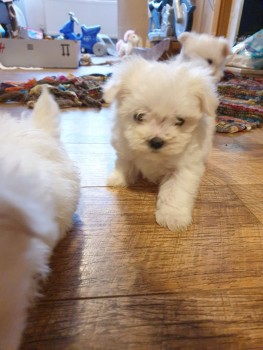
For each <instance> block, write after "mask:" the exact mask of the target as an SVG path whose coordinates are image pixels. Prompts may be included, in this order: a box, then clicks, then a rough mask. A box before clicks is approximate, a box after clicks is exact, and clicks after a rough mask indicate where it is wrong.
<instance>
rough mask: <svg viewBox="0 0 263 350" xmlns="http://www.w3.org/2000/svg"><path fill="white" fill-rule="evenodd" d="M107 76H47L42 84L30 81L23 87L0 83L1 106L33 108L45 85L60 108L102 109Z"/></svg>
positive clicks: (15, 83)
mask: <svg viewBox="0 0 263 350" xmlns="http://www.w3.org/2000/svg"><path fill="white" fill-rule="evenodd" d="M107 78H108V75H103V74H91V75H84V76H81V77H76V76H74V75H72V74H71V75H68V76H64V75H60V76H48V77H45V78H43V79H41V80H36V79H31V80H28V81H27V82H25V83H20V82H2V83H0V103H1V102H19V103H22V104H26V105H27V107H28V108H33V107H34V104H35V102H36V100H37V99H38V97H39V95H40V93H41V85H42V84H47V85H48V86H49V89H50V91H51V93H52V94H53V95H54V97H55V100H56V101H57V103H58V105H59V106H60V108H69V107H97V108H100V107H101V106H102V85H103V83H104V82H105V80H107Z"/></svg>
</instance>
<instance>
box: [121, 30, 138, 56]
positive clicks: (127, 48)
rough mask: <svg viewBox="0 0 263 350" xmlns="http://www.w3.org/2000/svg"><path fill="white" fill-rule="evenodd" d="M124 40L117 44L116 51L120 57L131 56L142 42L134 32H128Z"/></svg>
mask: <svg viewBox="0 0 263 350" xmlns="http://www.w3.org/2000/svg"><path fill="white" fill-rule="evenodd" d="M123 39H124V40H122V39H121V40H119V41H118V42H117V44H116V51H117V55H118V56H119V57H123V56H128V55H130V54H131V53H132V51H133V48H134V47H136V46H138V45H139V43H140V40H141V39H140V37H139V36H138V35H137V34H136V33H135V31H134V30H127V31H126V33H125V34H124V38H123Z"/></svg>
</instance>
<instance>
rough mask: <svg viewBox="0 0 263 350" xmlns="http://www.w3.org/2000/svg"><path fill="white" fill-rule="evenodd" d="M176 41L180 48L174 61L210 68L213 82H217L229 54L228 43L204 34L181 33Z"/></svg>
mask: <svg viewBox="0 0 263 350" xmlns="http://www.w3.org/2000/svg"><path fill="white" fill-rule="evenodd" d="M178 41H179V42H180V43H181V45H182V48H181V52H180V54H179V55H178V56H177V58H176V60H177V61H178V62H185V61H191V62H196V63H197V64H201V65H202V64H207V65H209V66H210V68H211V71H212V75H213V76H214V78H215V81H216V82H218V81H219V80H220V79H221V78H222V76H223V74H224V68H225V61H226V57H227V55H229V53H230V48H229V42H228V40H227V39H225V38H224V37H215V36H213V35H209V34H206V33H202V34H198V33H195V32H184V33H182V34H181V35H180V36H179V38H178Z"/></svg>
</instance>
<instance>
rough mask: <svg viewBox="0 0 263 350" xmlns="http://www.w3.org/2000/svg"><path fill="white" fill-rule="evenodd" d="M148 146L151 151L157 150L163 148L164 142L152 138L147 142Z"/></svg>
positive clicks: (158, 138) (157, 138)
mask: <svg viewBox="0 0 263 350" xmlns="http://www.w3.org/2000/svg"><path fill="white" fill-rule="evenodd" d="M148 145H149V146H150V147H151V148H152V149H159V148H162V147H163V145H164V141H163V140H162V139H160V137H154V138H152V139H150V140H149V141H148Z"/></svg>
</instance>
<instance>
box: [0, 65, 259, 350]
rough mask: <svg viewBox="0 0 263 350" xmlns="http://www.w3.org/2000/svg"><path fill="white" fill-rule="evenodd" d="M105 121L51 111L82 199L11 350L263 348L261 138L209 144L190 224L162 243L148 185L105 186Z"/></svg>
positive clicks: (105, 116)
mask: <svg viewBox="0 0 263 350" xmlns="http://www.w3.org/2000/svg"><path fill="white" fill-rule="evenodd" d="M92 69H93V71H96V72H98V71H102V70H103V71H107V69H110V68H107V67H101V68H99V69H98V68H96V67H95V68H94V67H93V68H92ZM87 71H88V68H82V70H79V71H78V72H75V73H77V74H79V75H81V74H84V73H87ZM49 73H50V72H47V71H41V72H38V73H37V74H38V76H39V77H40V76H45V75H47V74H49ZM56 73H58V72H56ZM31 76H36V72H22V71H20V72H19V73H16V72H10V71H9V72H8V71H5V72H1V80H7V79H9V80H21V81H22V80H25V79H26V78H28V77H31ZM0 108H1V109H3V108H5V109H9V110H13V111H14V113H18V112H19V111H20V110H21V109H24V108H21V107H13V106H10V105H9V106H8V105H1V106H0ZM110 123H111V114H110V110H108V109H102V110H101V111H96V110H89V109H86V110H83V109H74V110H68V111H64V112H63V113H62V127H63V133H62V138H63V140H64V142H65V144H66V148H67V150H68V152H69V154H70V156H71V157H72V159H73V160H75V161H76V163H77V164H78V166H79V169H80V173H81V178H82V180H81V187H82V198H81V201H80V204H79V209H78V216H77V217H76V226H75V228H74V230H73V231H72V232H70V233H69V234H68V236H67V237H66V238H65V239H64V240H63V241H62V242H61V243H60V244H59V245H58V247H57V248H56V250H55V253H54V255H53V258H52V261H51V268H52V273H51V274H50V277H49V279H48V281H47V283H46V284H45V287H44V289H43V294H44V297H43V298H42V299H41V300H40V301H39V302H38V303H37V306H36V307H35V308H33V309H32V311H31V314H30V318H29V322H28V328H27V330H26V332H25V336H24V342H23V346H22V350H48V349H51V350H75V349H76V350H82V349H83V350H86V349H88V350H89V349H91V350H93V349H94V350H95V349H96V350H108V349H109V350H124V349H129V350H168V349H171V350H175V349H183V350H206V349H209V350H210V349H211V350H219V349H220V350H221V349H222V350H232V349H233V350H237V349H239V350H240V349H242V350H254V349H263V130H254V131H251V132H247V133H238V134H235V135H223V134H217V135H216V136H215V142H214V149H213V152H212V154H211V157H210V160H209V164H208V169H207V172H206V174H205V177H204V179H203V182H202V186H201V188H200V192H199V195H198V199H197V203H196V206H195V209H194V220H193V224H192V225H191V226H190V227H189V229H188V230H187V231H185V232H180V233H172V232H170V231H168V230H167V229H165V228H161V227H159V226H158V225H157V224H156V223H155V218H154V208H155V202H156V193H157V188H156V187H155V186H150V185H147V186H145V187H143V186H137V187H133V188H130V189H110V188H107V187H106V179H107V176H108V174H109V172H110V171H111V169H112V168H113V165H114V159H115V155H114V151H113V149H112V148H111V146H110V143H109V140H110Z"/></svg>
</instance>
